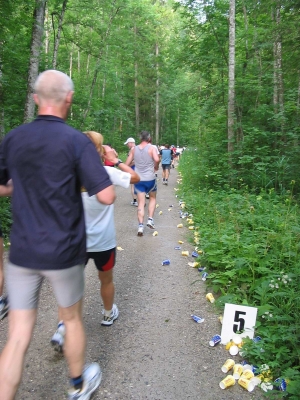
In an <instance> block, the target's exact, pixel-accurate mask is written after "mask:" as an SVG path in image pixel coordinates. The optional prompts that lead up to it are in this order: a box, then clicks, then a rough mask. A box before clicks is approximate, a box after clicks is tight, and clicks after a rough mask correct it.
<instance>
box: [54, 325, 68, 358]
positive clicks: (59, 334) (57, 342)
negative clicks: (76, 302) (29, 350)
mask: <svg viewBox="0 0 300 400" xmlns="http://www.w3.org/2000/svg"><path fill="white" fill-rule="evenodd" d="M65 334H66V327H65V324H64V323H63V321H60V322H59V323H58V325H57V330H56V332H55V333H54V335H53V336H52V339H51V344H52V346H53V348H54V350H55V351H58V352H59V353H62V352H63V347H64V342H65Z"/></svg>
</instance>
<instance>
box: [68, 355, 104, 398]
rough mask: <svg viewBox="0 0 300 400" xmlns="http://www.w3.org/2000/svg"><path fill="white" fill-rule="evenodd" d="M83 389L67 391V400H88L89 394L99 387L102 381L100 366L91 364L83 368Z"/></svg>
mask: <svg viewBox="0 0 300 400" xmlns="http://www.w3.org/2000/svg"><path fill="white" fill-rule="evenodd" d="M82 377H83V387H82V389H81V390H79V389H77V390H76V389H74V388H72V389H69V392H68V399H69V400H89V398H90V397H91V394H92V393H93V392H94V391H95V390H96V389H97V387H98V386H99V385H100V382H101V379H102V372H101V368H100V365H99V364H97V363H91V364H87V365H85V366H84V369H83V373H82Z"/></svg>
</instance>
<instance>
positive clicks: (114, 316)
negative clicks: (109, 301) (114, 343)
mask: <svg viewBox="0 0 300 400" xmlns="http://www.w3.org/2000/svg"><path fill="white" fill-rule="evenodd" d="M118 316H119V310H118V307H117V306H116V304H113V308H112V310H111V313H110V316H106V315H104V317H103V319H102V321H101V325H105V326H110V325H112V324H113V323H114V321H115V320H116V319H117V318H118Z"/></svg>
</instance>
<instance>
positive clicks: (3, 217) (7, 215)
mask: <svg viewBox="0 0 300 400" xmlns="http://www.w3.org/2000/svg"><path fill="white" fill-rule="evenodd" d="M0 224H1V228H2V232H3V239H4V243H7V242H8V241H9V235H10V228H11V224H12V219H11V200H10V198H7V197H0Z"/></svg>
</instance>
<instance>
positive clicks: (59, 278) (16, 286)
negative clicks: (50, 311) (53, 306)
mask: <svg viewBox="0 0 300 400" xmlns="http://www.w3.org/2000/svg"><path fill="white" fill-rule="evenodd" d="M45 278H47V279H48V281H49V282H50V284H51V286H52V289H53V291H54V295H55V298H56V300H57V303H58V305H59V306H60V307H62V308H66V307H70V306H72V305H74V304H75V303H77V302H78V301H79V300H81V298H82V297H83V292H84V265H83V264H82V265H75V266H74V267H71V268H65V269H59V270H45V271H44V270H36V269H29V268H24V267H19V266H17V265H15V264H12V263H11V262H8V264H7V267H6V275H5V280H6V287H7V294H8V299H9V308H10V309H13V310H30V309H36V308H37V306H38V300H39V294H40V289H41V286H42V283H43V280H44V279H45Z"/></svg>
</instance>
